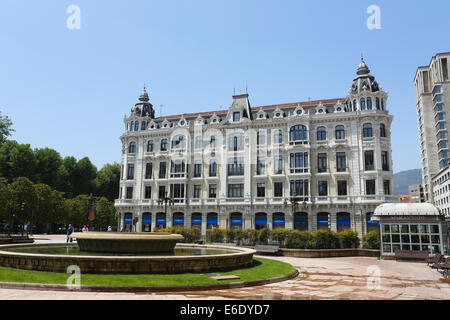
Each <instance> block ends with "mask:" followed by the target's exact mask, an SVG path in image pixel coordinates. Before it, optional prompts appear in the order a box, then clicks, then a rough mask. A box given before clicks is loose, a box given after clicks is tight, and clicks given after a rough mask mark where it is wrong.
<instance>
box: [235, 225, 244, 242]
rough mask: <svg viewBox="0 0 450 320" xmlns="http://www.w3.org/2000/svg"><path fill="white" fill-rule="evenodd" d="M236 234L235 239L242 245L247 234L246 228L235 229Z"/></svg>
mask: <svg viewBox="0 0 450 320" xmlns="http://www.w3.org/2000/svg"><path fill="white" fill-rule="evenodd" d="M234 234H235V239H236V241H237V243H238V244H239V245H242V242H243V241H244V239H245V236H246V232H245V231H244V230H239V229H238V230H235V232H234Z"/></svg>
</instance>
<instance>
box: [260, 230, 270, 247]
mask: <svg viewBox="0 0 450 320" xmlns="http://www.w3.org/2000/svg"><path fill="white" fill-rule="evenodd" d="M257 235H258V243H260V244H267V243H268V242H269V238H270V230H269V229H267V228H263V229H261V230H258V231H257Z"/></svg>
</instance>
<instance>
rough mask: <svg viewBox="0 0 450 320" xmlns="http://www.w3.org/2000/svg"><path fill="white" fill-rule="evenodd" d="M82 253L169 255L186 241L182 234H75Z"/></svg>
mask: <svg viewBox="0 0 450 320" xmlns="http://www.w3.org/2000/svg"><path fill="white" fill-rule="evenodd" d="M70 237H71V238H72V239H76V240H77V243H78V246H79V247H80V250H81V251H86V252H110V253H168V252H173V250H174V248H175V245H176V244H177V242H179V241H181V240H183V239H184V237H183V236H182V235H180V234H170V233H165V232H154V233H113V232H106V233H105V232H85V233H73V234H72V235H71V236H70Z"/></svg>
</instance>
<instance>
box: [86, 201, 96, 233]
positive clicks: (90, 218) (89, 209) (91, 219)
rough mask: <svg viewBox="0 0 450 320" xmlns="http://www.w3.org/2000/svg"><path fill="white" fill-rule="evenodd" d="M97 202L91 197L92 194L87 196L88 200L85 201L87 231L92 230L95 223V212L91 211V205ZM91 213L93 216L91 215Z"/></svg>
mask: <svg viewBox="0 0 450 320" xmlns="http://www.w3.org/2000/svg"><path fill="white" fill-rule="evenodd" d="M96 202H97V201H96V200H95V198H94V197H93V196H92V193H91V194H90V195H89V198H88V200H87V204H88V221H89V229H90V230H92V224H93V223H94V221H95V218H96V217H95V214H96V211H95V210H93V209H92V207H93V205H94V204H95V203H96ZM91 213H92V214H93V215H91Z"/></svg>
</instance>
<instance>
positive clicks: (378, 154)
mask: <svg viewBox="0 0 450 320" xmlns="http://www.w3.org/2000/svg"><path fill="white" fill-rule="evenodd" d="M387 99H388V94H387V92H385V91H383V90H382V88H381V86H380V85H379V84H378V83H377V81H375V77H374V76H372V75H371V74H370V70H369V68H368V67H367V65H366V63H365V62H364V61H363V60H362V61H361V63H360V64H359V67H358V70H357V75H356V77H355V78H354V80H353V82H352V85H351V87H350V89H349V91H348V94H347V96H346V97H342V98H337V99H323V100H316V101H308V102H295V103H286V104H278V105H269V106H258V107H252V106H251V105H250V99H249V95H248V94H247V93H245V94H238V95H233V97H232V101H231V104H230V106H229V108H228V110H218V111H211V112H199V113H189V114H180V115H172V116H163V117H159V118H155V114H154V109H153V105H152V104H151V103H150V99H149V96H148V93H147V91H146V90H145V88H144V91H143V92H142V94H141V96H140V97H139V102H138V103H137V104H136V105H135V106H134V107H133V108H132V110H131V114H130V115H129V116H125V118H124V130H125V132H124V134H123V135H122V136H121V141H122V174H121V181H120V197H119V199H118V200H116V203H115V206H116V209H117V211H118V213H119V230H122V231H126V230H133V231H144V232H148V231H151V230H154V229H155V228H158V229H161V228H166V227H171V226H184V227H187V228H199V229H200V230H201V231H202V234H203V235H204V234H206V230H207V229H210V228H215V227H220V228H234V229H236V228H239V229H259V228H262V227H265V226H267V227H269V228H272V229H276V228H289V229H297V230H311V231H314V230H317V229H331V230H337V231H340V230H345V229H348V228H351V229H353V230H355V231H357V232H358V233H359V234H360V235H362V234H365V233H366V232H367V231H369V230H372V229H377V228H378V226H377V225H376V222H373V221H371V219H370V218H371V215H372V213H373V212H374V210H375V208H376V207H377V206H378V205H379V204H381V203H385V202H394V201H398V198H397V197H395V196H393V172H392V158H391V154H392V152H391V133H390V127H391V122H392V118H393V117H392V115H390V114H389V112H388V110H387Z"/></svg>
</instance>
